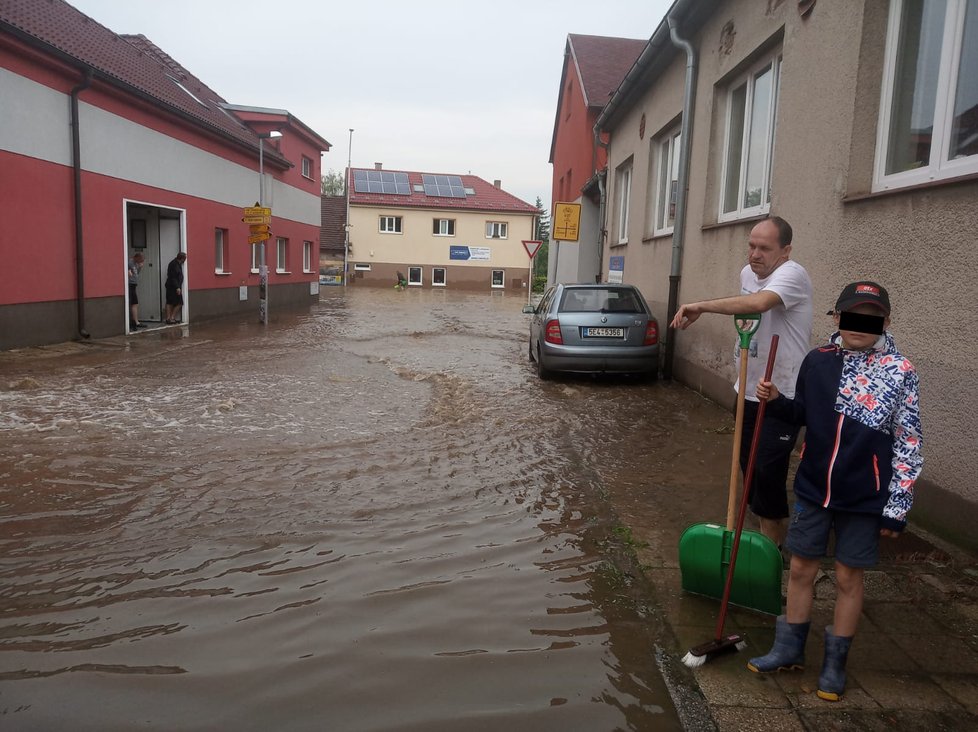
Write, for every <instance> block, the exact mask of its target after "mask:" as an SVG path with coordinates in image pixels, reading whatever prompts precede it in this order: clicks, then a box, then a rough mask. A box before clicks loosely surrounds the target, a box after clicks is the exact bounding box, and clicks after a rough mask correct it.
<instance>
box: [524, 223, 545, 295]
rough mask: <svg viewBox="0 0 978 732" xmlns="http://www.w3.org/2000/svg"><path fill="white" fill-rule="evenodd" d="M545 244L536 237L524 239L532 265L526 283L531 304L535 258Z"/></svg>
mask: <svg viewBox="0 0 978 732" xmlns="http://www.w3.org/2000/svg"><path fill="white" fill-rule="evenodd" d="M542 246H543V242H542V241H537V240H536V239H524V240H523V248H524V249H525V250H526V254H527V256H528V257H529V258H530V266H529V269H528V272H527V275H528V276H527V280H526V281H527V285H526V302H527V303H528V304H529V303H531V302H532V301H533V258H534V257H535V256H536V255H537V252H539V251H540V247H542Z"/></svg>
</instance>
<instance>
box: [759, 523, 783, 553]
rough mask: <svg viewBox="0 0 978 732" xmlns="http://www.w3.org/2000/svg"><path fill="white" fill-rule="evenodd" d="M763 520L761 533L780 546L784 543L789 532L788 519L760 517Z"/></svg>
mask: <svg viewBox="0 0 978 732" xmlns="http://www.w3.org/2000/svg"><path fill="white" fill-rule="evenodd" d="M758 518H759V519H760V521H761V533H762V534H764V536H766V537H767V538H768V539H770V540H771V541H773V542H774V543H775V544H777V545H778V546H779V547H780V546H781V545H782V544H784V537H785V534H786V533H787V528H786V527H787V523H788V520H787V519H769V518H764V517H763V516H760V517H758Z"/></svg>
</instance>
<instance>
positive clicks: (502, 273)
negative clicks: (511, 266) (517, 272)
mask: <svg viewBox="0 0 978 732" xmlns="http://www.w3.org/2000/svg"><path fill="white" fill-rule="evenodd" d="M497 274H498V275H499V284H498V285H497V284H496V275H497ZM489 287H490V288H491V289H493V290H502V289H505V287H506V270H504V269H494V270H492V273H491V274H490V275H489Z"/></svg>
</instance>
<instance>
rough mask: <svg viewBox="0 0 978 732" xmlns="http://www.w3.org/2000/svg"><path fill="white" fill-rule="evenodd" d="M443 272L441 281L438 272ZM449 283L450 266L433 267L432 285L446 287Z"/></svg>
mask: <svg viewBox="0 0 978 732" xmlns="http://www.w3.org/2000/svg"><path fill="white" fill-rule="evenodd" d="M438 272H441V282H439V281H438V276H437V273H438ZM447 285H448V268H447V267H432V268H431V286H432V287H446V286H447Z"/></svg>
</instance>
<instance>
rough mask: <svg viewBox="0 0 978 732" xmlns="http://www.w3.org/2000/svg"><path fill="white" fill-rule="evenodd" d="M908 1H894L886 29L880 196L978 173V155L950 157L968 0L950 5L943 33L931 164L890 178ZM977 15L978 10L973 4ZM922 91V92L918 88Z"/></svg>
mask: <svg viewBox="0 0 978 732" xmlns="http://www.w3.org/2000/svg"><path fill="white" fill-rule="evenodd" d="M905 4H906V0H892V2H891V3H890V12H889V18H888V20H887V26H886V46H885V50H884V55H883V79H882V83H881V85H880V87H881V88H880V107H879V120H878V122H877V130H876V158H875V161H874V165H873V184H872V190H873V191H874V192H878V191H886V190H891V189H896V188H903V187H906V186H913V185H919V184H922V183H929V182H932V181H941V180H946V179H949V178H956V177H958V176H962V175H969V174H974V173H978V154H973V155H967V156H964V157H962V158H959V159H948V158H949V154H950V146H951V138H952V129H951V128H952V125H953V123H954V107H955V100H956V96H957V89H956V85H957V82H958V77H959V74H960V71H961V57H962V54H963V52H964V33H965V30H966V20H967V11H968V2H967V0H946V6H945V14H944V24H943V29H942V33H941V49H940V60H939V61H938V67H937V79H936V83H935V94H934V96H935V99H934V106H933V109H931V110H929V111H931V112H932V113H933V125H932V127H931V130H932V136H931V141H930V152H929V160H928V163H927V164H926V165H921V166H920V167H917V168H908V169H907V170H900V171H897V172H895V173H887V172H886V165H887V157H888V154H889V152H890V151H889V145H890V141H891V139H890V138H891V122H892V112H893V102H894V92H895V91H896V88H895V84H894V80H895V78H896V74H897V57H898V55H899V52H900V45H901V41H902V33H901V31H903V30H904V28H903V27H902V26H903V23H902V22H901V21H902V20H903V18H902V16H903V8H904V6H905ZM972 12H976V13H978V7H975V6H974V5H972ZM914 88H915V89H916V87H914Z"/></svg>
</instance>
